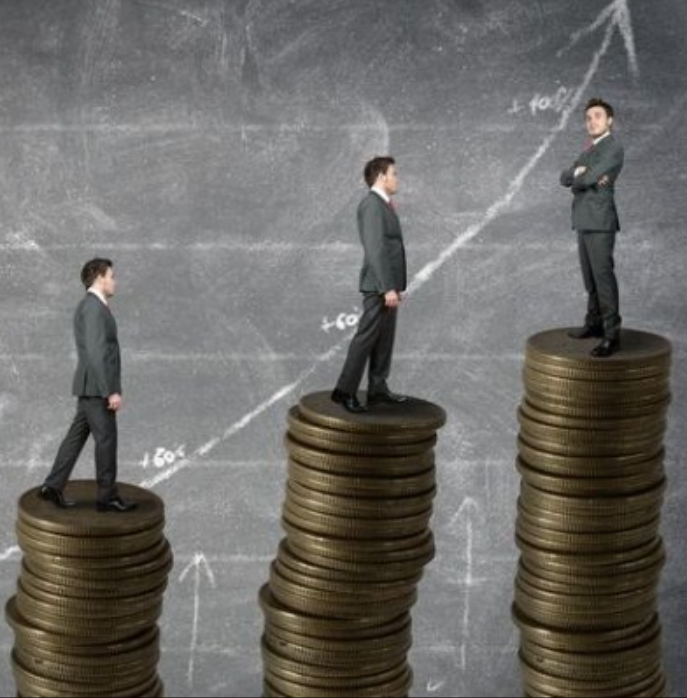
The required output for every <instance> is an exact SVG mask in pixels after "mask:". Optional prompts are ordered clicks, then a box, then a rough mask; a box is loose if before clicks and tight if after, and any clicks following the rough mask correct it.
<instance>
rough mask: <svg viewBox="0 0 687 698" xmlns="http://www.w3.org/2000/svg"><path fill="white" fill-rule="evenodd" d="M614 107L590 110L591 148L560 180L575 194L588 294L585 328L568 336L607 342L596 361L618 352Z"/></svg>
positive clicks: (619, 151)
mask: <svg viewBox="0 0 687 698" xmlns="http://www.w3.org/2000/svg"><path fill="white" fill-rule="evenodd" d="M613 118H614V111H613V107H612V106H611V105H610V104H608V103H607V102H605V101H603V100H602V99H592V100H590V102H589V103H588V104H587V108H586V111H585V120H586V124H587V132H588V133H589V136H590V138H591V144H590V147H589V148H587V150H586V151H585V152H584V153H582V155H580V157H578V158H577V160H576V161H575V164H574V165H573V166H572V167H571V168H570V169H568V170H564V171H563V173H562V175H561V184H562V185H563V186H564V187H568V188H570V189H572V193H573V208H572V220H573V229H575V230H577V240H578V248H579V255H580V265H581V268H582V277H583V279H584V286H585V289H586V290H587V294H588V304H587V316H586V318H585V322H584V326H583V327H582V328H580V329H576V330H573V331H572V332H570V336H571V337H574V338H575V339H589V338H591V337H599V338H601V339H602V340H603V341H602V342H601V344H599V345H598V346H597V347H595V348H594V349H593V350H592V356H596V357H599V358H606V357H609V356H611V355H612V354H614V353H615V352H616V351H617V350H618V349H619V348H620V326H621V324H622V319H621V317H620V301H619V293H618V281H617V279H616V276H615V262H614V260H613V252H614V249H615V239H616V233H617V232H618V231H619V230H620V223H619V220H618V212H617V210H616V206H615V183H616V180H617V179H618V176H619V175H620V171H621V170H622V168H623V161H624V150H623V146H622V145H621V143H620V142H619V141H618V139H617V138H616V137H615V136H614V135H613V133H612V131H611V129H612V127H613Z"/></svg>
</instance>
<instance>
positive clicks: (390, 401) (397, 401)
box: [367, 390, 408, 405]
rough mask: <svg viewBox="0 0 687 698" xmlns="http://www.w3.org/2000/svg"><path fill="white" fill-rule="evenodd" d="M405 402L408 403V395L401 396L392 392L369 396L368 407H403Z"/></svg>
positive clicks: (369, 394) (370, 394)
mask: <svg viewBox="0 0 687 698" xmlns="http://www.w3.org/2000/svg"><path fill="white" fill-rule="evenodd" d="M404 402H408V396H407V395H399V394H398V393H392V392H391V391H390V390H389V391H387V392H384V393H368V394H367V404H368V405H383V404H386V405H402V404H403V403H404Z"/></svg>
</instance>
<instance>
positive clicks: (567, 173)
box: [561, 167, 575, 188]
mask: <svg viewBox="0 0 687 698" xmlns="http://www.w3.org/2000/svg"><path fill="white" fill-rule="evenodd" d="M574 181H575V168H574V167H571V168H570V169H569V170H563V172H562V173H561V184H562V185H563V186H564V187H568V188H569V187H572V185H573V182H574Z"/></svg>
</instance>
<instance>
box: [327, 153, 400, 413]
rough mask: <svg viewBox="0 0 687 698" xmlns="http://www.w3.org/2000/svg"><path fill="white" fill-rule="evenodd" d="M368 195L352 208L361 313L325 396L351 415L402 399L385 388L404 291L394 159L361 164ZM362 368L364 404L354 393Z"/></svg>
mask: <svg viewBox="0 0 687 698" xmlns="http://www.w3.org/2000/svg"><path fill="white" fill-rule="evenodd" d="M364 177H365V182H366V184H367V185H368V186H369V187H370V192H369V193H368V194H367V196H366V197H365V198H364V199H363V200H362V202H361V203H360V206H359V207H358V232H359V234H360V240H361V242H362V245H363V250H364V260H363V266H362V270H361V272H360V292H361V293H362V294H363V314H362V317H361V318H360V324H359V325H358V330H357V332H356V335H355V336H354V337H353V339H352V340H351V344H350V346H349V349H348V356H347V358H346V362H345V363H344V367H343V370H342V371H341V375H340V377H339V380H338V382H337V384H336V388H335V389H334V392H333V393H332V395H331V398H332V400H333V401H334V402H337V403H340V404H341V405H343V407H344V408H345V409H346V410H348V411H349V412H352V413H360V412H367V411H368V406H371V405H375V404H381V403H387V404H401V403H404V402H406V401H407V400H408V398H407V397H406V396H404V395H398V394H396V393H392V392H391V390H390V389H389V386H388V385H387V379H388V378H389V374H390V371H391V358H392V354H393V349H394V337H395V335H396V316H397V313H398V308H399V306H400V305H401V302H402V300H403V299H402V297H401V293H402V292H403V291H405V289H406V282H407V270H406V254H405V248H404V245H403V234H402V232H401V222H400V221H399V219H398V216H397V215H396V212H395V210H394V206H393V203H392V197H393V196H394V194H396V192H397V191H398V174H397V171H396V161H395V160H394V159H393V158H391V157H377V158H374V159H373V160H371V161H370V162H368V163H367V165H366V166H365V171H364ZM366 366H368V392H367V405H368V406H365V405H363V404H361V403H360V401H359V400H358V396H357V392H358V388H359V387H360V383H361V381H362V379H363V375H364V373H365V367H366Z"/></svg>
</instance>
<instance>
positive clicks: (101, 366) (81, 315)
mask: <svg viewBox="0 0 687 698" xmlns="http://www.w3.org/2000/svg"><path fill="white" fill-rule="evenodd" d="M74 340H75V342H76V350H77V353H78V355H79V363H78V365H77V367H76V373H75V375H74V383H73V387H72V391H73V393H74V395H76V396H77V397H103V398H107V397H110V395H114V394H115V393H117V394H121V392H122V378H121V372H122V368H121V357H120V353H119V342H118V340H117V323H116V322H115V319H114V316H113V315H112V312H111V311H110V309H109V308H108V307H107V306H106V305H105V304H104V303H103V302H102V301H101V300H100V299H99V298H98V297H97V296H95V295H94V294H93V293H87V294H86V296H85V297H84V299H83V300H82V301H81V303H79V305H78V307H77V309H76V312H75V313H74Z"/></svg>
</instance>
